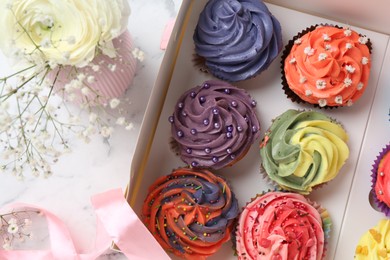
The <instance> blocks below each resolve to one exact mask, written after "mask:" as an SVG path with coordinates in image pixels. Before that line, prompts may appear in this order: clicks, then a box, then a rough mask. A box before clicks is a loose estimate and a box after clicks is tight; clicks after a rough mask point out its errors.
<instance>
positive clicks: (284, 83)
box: [280, 24, 372, 109]
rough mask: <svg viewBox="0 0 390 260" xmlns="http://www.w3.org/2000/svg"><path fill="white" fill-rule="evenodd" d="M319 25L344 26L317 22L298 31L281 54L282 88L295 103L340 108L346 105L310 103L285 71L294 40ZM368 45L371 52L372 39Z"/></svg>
mask: <svg viewBox="0 0 390 260" xmlns="http://www.w3.org/2000/svg"><path fill="white" fill-rule="evenodd" d="M319 26H333V27H336V28H338V29H342V28H343V27H341V26H339V25H333V24H316V25H312V26H310V27H307V28H306V29H304V30H302V31H301V32H299V33H297V34H296V35H295V36H294V37H293V38H292V39H291V40H289V41H288V43H287V44H286V46H285V47H284V49H283V51H282V55H281V67H280V68H281V72H282V77H281V79H282V89H283V91H284V94H285V95H286V96H287V98H289V99H290V100H291V101H292V102H294V103H297V104H309V105H313V106H314V107H316V108H320V109H334V108H339V107H344V106H320V105H318V104H312V103H309V102H307V101H305V100H303V99H301V98H300V97H299V96H298V95H297V94H296V93H295V92H294V91H292V90H291V89H290V87H289V85H288V83H287V78H286V75H285V72H284V63H285V60H286V58H287V56H288V55H289V54H290V51H291V49H292V47H293V46H294V41H295V40H297V39H299V38H301V37H302V36H303V35H305V34H307V33H309V32H312V31H314V30H315V29H316V28H317V27H319ZM359 35H360V36H365V35H362V34H359ZM366 46H367V47H368V49H369V51H370V54H371V52H372V42H371V40H370V39H368V42H367V43H366Z"/></svg>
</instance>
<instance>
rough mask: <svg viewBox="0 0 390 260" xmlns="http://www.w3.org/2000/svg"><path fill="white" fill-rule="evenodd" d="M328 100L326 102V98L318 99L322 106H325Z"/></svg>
mask: <svg viewBox="0 0 390 260" xmlns="http://www.w3.org/2000/svg"><path fill="white" fill-rule="evenodd" d="M326 104H327V102H326V99H319V100H318V105H320V107H324V106H326Z"/></svg>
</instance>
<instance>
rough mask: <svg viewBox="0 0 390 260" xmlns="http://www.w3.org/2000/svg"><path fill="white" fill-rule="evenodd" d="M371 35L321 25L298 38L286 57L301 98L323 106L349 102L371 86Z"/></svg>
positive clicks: (292, 85) (288, 75)
mask: <svg viewBox="0 0 390 260" xmlns="http://www.w3.org/2000/svg"><path fill="white" fill-rule="evenodd" d="M367 43H368V38H367V37H365V36H360V35H359V34H358V33H357V32H355V31H352V30H351V29H349V28H347V29H340V28H337V27H334V26H318V27H316V28H315V30H313V31H311V32H308V33H306V34H304V35H303V36H302V37H301V38H298V39H297V40H295V41H294V45H293V46H292V48H291V50H290V53H289V54H288V56H287V57H286V59H285V61H284V73H285V78H286V80H287V83H288V86H289V87H290V89H291V90H292V91H293V92H294V93H295V94H296V95H298V96H299V98H300V99H302V100H304V101H306V102H309V103H311V104H317V105H319V106H321V107H323V106H349V105H352V104H353V103H355V101H356V100H357V99H358V98H360V96H361V95H362V94H363V92H364V90H365V88H366V87H367V83H368V78H369V74H370V67H371V62H370V51H369V48H368V47H367V45H366V44H367Z"/></svg>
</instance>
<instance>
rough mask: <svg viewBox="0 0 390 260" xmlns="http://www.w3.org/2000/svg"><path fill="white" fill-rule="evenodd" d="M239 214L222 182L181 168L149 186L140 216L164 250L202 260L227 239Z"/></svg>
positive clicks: (230, 194) (203, 173)
mask: <svg viewBox="0 0 390 260" xmlns="http://www.w3.org/2000/svg"><path fill="white" fill-rule="evenodd" d="M238 211H239V210H238V203H237V199H236V198H235V196H234V194H233V192H232V191H231V189H230V186H229V185H228V183H227V182H226V181H225V180H224V179H222V178H220V177H218V176H216V175H214V174H212V173H211V172H210V171H207V170H202V169H190V168H180V169H177V170H174V171H173V172H172V173H171V174H169V175H168V176H163V177H161V178H159V179H158V180H156V181H155V182H154V183H153V184H152V186H151V187H150V188H149V194H148V196H147V197H146V199H145V202H144V205H143V208H142V217H143V222H144V223H145V225H146V226H147V228H148V229H149V230H150V232H151V233H152V234H153V236H154V237H155V238H156V240H157V241H158V242H159V243H160V245H161V246H162V247H163V248H164V249H165V250H167V251H168V252H171V253H173V254H175V255H177V256H180V257H183V258H187V259H205V258H206V257H208V256H210V255H212V254H214V253H215V252H216V251H217V250H218V249H219V248H220V247H221V245H222V244H223V243H225V242H226V241H228V240H229V239H230V235H231V231H232V230H233V225H234V219H235V218H236V217H237V215H238Z"/></svg>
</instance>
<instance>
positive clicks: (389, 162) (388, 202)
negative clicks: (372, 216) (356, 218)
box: [371, 144, 390, 217]
mask: <svg viewBox="0 0 390 260" xmlns="http://www.w3.org/2000/svg"><path fill="white" fill-rule="evenodd" d="M371 172H372V174H371V177H372V186H371V187H372V190H373V192H372V194H373V198H374V202H375V204H376V206H377V208H378V209H379V210H380V211H382V212H383V213H385V215H386V216H388V217H390V144H388V145H387V146H386V147H385V148H383V150H382V152H381V153H380V154H379V155H378V156H377V158H376V160H375V162H374V165H373V166H372V170H371Z"/></svg>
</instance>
